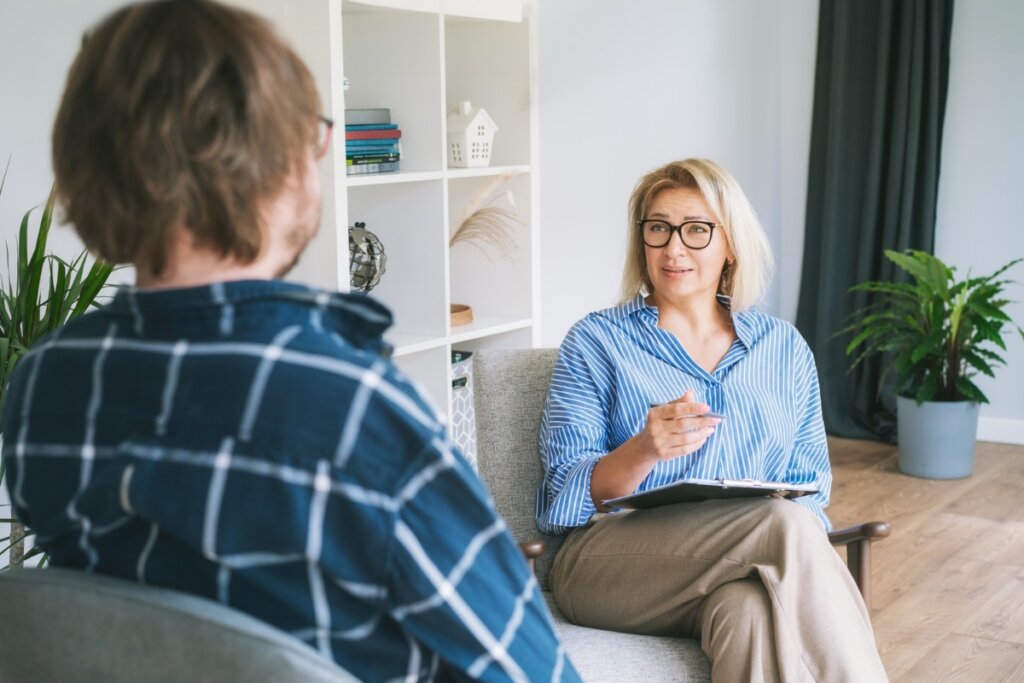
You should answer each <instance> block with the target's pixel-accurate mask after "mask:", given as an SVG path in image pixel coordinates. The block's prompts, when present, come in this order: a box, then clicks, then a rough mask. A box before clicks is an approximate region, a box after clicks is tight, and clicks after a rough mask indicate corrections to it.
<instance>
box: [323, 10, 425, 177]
mask: <svg viewBox="0 0 1024 683" xmlns="http://www.w3.org/2000/svg"><path fill="white" fill-rule="evenodd" d="M342 25H343V39H342V46H343V53H344V57H343V65H344V72H345V77H346V78H348V80H349V82H350V86H349V89H348V91H346V92H345V108H346V109H364V108H367V109H375V108H388V109H390V110H391V122H392V123H395V124H397V125H398V126H399V128H401V130H402V138H401V141H402V160H401V162H402V169H403V170H404V171H439V170H441V169H442V168H443V165H444V143H443V140H442V131H443V127H444V122H443V121H442V114H443V108H444V102H443V99H442V95H441V92H442V66H441V64H442V57H441V19H440V17H439V16H438V15H437V14H431V13H422V12H403V11H394V10H381V9H377V8H374V7H370V6H366V5H353V4H350V3H346V4H344V5H343V11H342ZM381 175H390V174H381ZM352 177H353V176H348V178H349V179H350V180H351V178H352Z"/></svg>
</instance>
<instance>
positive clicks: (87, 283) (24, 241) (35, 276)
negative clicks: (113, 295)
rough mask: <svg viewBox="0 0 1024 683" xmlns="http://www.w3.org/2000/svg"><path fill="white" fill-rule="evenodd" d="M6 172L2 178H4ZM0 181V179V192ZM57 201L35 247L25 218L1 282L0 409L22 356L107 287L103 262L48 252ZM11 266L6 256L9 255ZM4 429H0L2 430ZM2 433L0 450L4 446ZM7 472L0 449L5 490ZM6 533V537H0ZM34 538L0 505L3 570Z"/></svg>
mask: <svg viewBox="0 0 1024 683" xmlns="http://www.w3.org/2000/svg"><path fill="white" fill-rule="evenodd" d="M6 175H7V174H6V172H5V173H4V177H5V178H6ZM2 190H3V180H2V179H0V191H2ZM54 201H55V197H54V195H53V193H52V192H51V193H50V197H49V198H48V199H47V201H46V206H45V207H44V208H43V212H42V215H41V216H40V219H39V230H38V231H37V232H36V237H35V244H34V245H33V246H31V247H30V244H29V216H30V215H31V213H32V212H31V211H29V212H27V213H26V214H25V217H24V218H23V219H22V221H21V227H20V229H19V231H18V239H17V242H16V245H15V249H14V253H15V254H16V258H17V264H16V266H15V267H14V268H11V267H10V265H11V264H10V263H8V264H7V266H8V268H7V269H6V273H7V277H6V279H5V278H3V277H0V409H2V407H3V403H4V396H5V394H6V391H7V384H8V382H9V380H10V375H11V371H12V370H14V367H15V366H16V365H17V364H18V361H19V360H20V359H21V357H22V356H23V355H24V354H25V352H26V351H28V349H29V348H30V347H31V346H32V345H33V344H34V343H35V342H36V341H37V340H38V339H39V338H40V337H42V336H44V335H47V334H49V333H51V332H53V331H54V330H56V329H57V328H59V327H61V326H62V325H64V324H65V323H66V322H67V321H68V320H69V319H71V318H74V317H75V316H78V315H81V314H82V313H84V312H85V311H87V310H88V309H89V307H90V306H93V305H95V304H96V297H97V296H98V295H99V294H100V292H101V291H102V290H103V288H104V287H105V286H106V284H107V278H108V277H109V276H110V273H111V272H112V271H113V266H112V265H110V264H108V263H104V262H102V261H93V262H92V264H91V265H90V264H89V262H88V261H89V259H88V254H87V252H84V251H83V252H82V253H81V254H79V256H78V257H77V258H75V259H74V260H73V261H70V262H68V261H64V260H63V259H60V258H58V257H57V256H55V255H53V254H48V253H47V251H46V245H47V239H48V238H49V235H50V227H51V225H52V223H53V206H54ZM7 260H8V261H9V260H10V252H8V253H7ZM0 429H2V425H0ZM3 437H4V435H3V433H2V432H0V446H2V445H3ZM5 470H6V467H5V463H4V461H3V456H2V449H0V488H2V487H3V486H4V481H3V480H4V477H5V474H6V472H5ZM4 531H6V533H4ZM31 536H32V532H31V531H30V530H29V529H26V528H25V527H24V526H23V525H22V524H21V523H20V522H19V521H18V519H17V518H16V517H15V516H14V515H13V514H12V510H11V507H10V505H0V556H2V555H3V553H4V552H5V551H6V552H7V553H8V556H7V563H6V565H4V564H0V571H2V570H3V569H5V568H6V566H12V567H14V566H18V565H20V564H22V562H23V561H25V560H28V559H31V558H32V557H35V556H37V555H40V554H41V553H42V551H41V550H40V549H39V548H36V547H31V548H29V549H28V550H26V549H25V541H26V539H28V538H30V537H31Z"/></svg>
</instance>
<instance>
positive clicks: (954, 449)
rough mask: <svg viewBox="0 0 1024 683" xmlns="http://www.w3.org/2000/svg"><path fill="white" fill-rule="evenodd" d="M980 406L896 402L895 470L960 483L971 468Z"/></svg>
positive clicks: (901, 399)
mask: <svg viewBox="0 0 1024 683" xmlns="http://www.w3.org/2000/svg"><path fill="white" fill-rule="evenodd" d="M980 408H981V406H980V405H978V404H977V403H972V402H970V401H952V402H950V401H925V402H924V403H922V404H921V405H917V402H916V401H914V399H912V398H903V397H902V396H900V397H898V398H897V399H896V421H897V428H898V430H899V447H900V451H899V468H900V471H901V472H903V473H904V474H911V475H913V476H915V477H926V478H928V479H962V478H963V477H969V476H971V470H972V468H973V467H974V443H975V441H976V439H977V437H978V412H979V410H980Z"/></svg>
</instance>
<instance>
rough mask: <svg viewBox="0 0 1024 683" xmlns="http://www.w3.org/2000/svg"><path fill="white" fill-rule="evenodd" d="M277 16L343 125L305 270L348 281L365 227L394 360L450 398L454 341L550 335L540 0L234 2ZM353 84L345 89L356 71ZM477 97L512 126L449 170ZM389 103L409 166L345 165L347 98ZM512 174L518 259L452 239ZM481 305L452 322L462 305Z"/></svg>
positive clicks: (486, 342) (492, 344)
mask: <svg viewBox="0 0 1024 683" xmlns="http://www.w3.org/2000/svg"><path fill="white" fill-rule="evenodd" d="M234 1H235V2H237V3H238V4H240V5H242V6H244V7H247V8H249V9H251V10H254V11H257V12H260V13H262V14H264V15H265V16H268V17H269V18H270V19H272V20H273V21H274V22H275V24H277V26H278V27H279V28H280V30H281V31H282V33H283V34H284V35H285V36H286V37H287V38H288V39H289V40H290V41H291V43H292V44H293V46H294V47H295V48H296V49H297V51H298V52H299V53H300V54H301V55H302V57H303V59H305V60H306V62H307V64H309V66H310V68H311V69H312V71H313V73H314V76H315V77H316V79H317V85H318V87H319V90H320V95H321V97H322V98H323V100H324V109H325V115H327V116H330V117H332V118H333V119H334V120H335V122H336V127H335V133H336V135H335V137H334V139H333V143H332V149H331V152H330V153H329V154H328V155H327V157H326V158H325V161H324V162H323V163H324V182H325V184H324V215H323V223H322V225H321V230H320V234H319V235H318V236H317V238H316V239H315V240H314V242H313V243H312V244H311V245H310V247H309V248H308V249H307V252H306V254H305V255H304V257H303V260H302V262H301V263H300V264H299V267H298V268H296V270H295V272H294V273H293V275H292V278H294V279H296V280H300V281H303V282H308V283H311V284H315V285H318V286H321V287H324V288H327V289H341V290H347V289H349V285H348V279H349V276H348V226H350V225H352V224H354V223H355V222H356V221H362V222H365V223H366V228H367V229H368V230H370V231H371V232H373V233H375V234H376V235H377V236H378V237H379V238H380V240H381V242H382V243H383V244H384V249H385V253H386V255H387V270H386V272H385V274H384V276H383V278H382V280H381V283H380V284H379V285H378V286H377V288H375V289H374V290H373V292H372V293H371V295H372V296H374V297H376V298H378V299H379V300H381V301H383V302H384V303H385V304H387V305H388V307H390V308H391V310H392V311H393V312H394V315H395V326H394V328H393V329H392V331H391V332H390V334H389V335H388V337H387V339H388V341H389V342H390V343H392V344H393V345H394V346H395V354H394V355H395V362H396V363H397V364H398V365H399V366H400V367H401V368H402V369H403V371H405V372H406V373H407V374H409V375H410V376H411V377H413V378H414V379H416V380H417V381H419V382H420V383H421V384H422V385H423V386H424V388H425V389H426V390H427V392H428V394H430V395H431V396H432V398H433V399H434V401H435V403H436V404H437V405H438V407H439V408H440V409H441V410H443V411H444V412H446V413H447V412H448V406H449V405H450V402H451V377H450V374H451V369H450V352H451V350H452V349H453V348H457V349H468V350H477V349H482V348H521V347H531V346H535V345H536V344H537V343H539V338H540V337H539V328H538V325H539V320H540V310H539V294H540V292H539V283H540V273H539V268H540V261H539V234H540V232H539V231H540V222H539V211H538V209H539V200H538V188H539V179H538V175H537V161H538V155H537V108H536V102H537V94H536V79H535V73H534V72H535V70H536V69H535V67H536V51H535V44H536V35H535V16H536V7H535V4H534V2H533V0H360V1H359V2H356V1H354V0H351V1H350V0H234ZM344 78H347V79H349V81H350V83H351V86H350V88H349V90H348V91H347V92H346V91H344V89H343V79H344ZM464 100H470V101H472V102H473V103H474V105H477V106H482V107H484V108H485V109H487V111H488V113H489V114H490V115H491V117H492V118H493V119H494V121H495V122H496V123H497V125H498V127H499V132H498V133H497V134H496V136H495V140H494V148H493V152H492V155H491V166H489V167H486V168H471V169H466V168H448V166H447V155H446V144H447V131H446V118H447V113H448V111H450V110H452V109H454V108H455V106H456V105H457V104H458V103H459V102H462V101H464ZM376 107H387V108H389V109H390V110H391V118H392V122H393V123H397V124H398V125H399V126H400V128H401V129H402V162H401V163H402V171H401V172H399V173H386V174H379V175H362V176H351V177H350V176H346V175H345V172H344V159H345V140H344V125H343V124H344V119H345V116H344V110H345V109H346V108H376ZM503 174H510V175H511V176H512V177H511V179H510V180H509V181H508V186H509V188H510V189H511V190H512V192H513V194H514V197H515V203H516V209H515V211H516V213H517V214H518V217H519V219H520V220H521V221H522V224H521V225H517V226H516V227H515V229H514V236H515V237H514V241H515V247H514V258H512V259H508V260H506V259H502V258H501V257H500V256H498V255H497V254H496V253H494V252H493V251H492V250H490V249H488V248H486V247H485V250H484V251H482V250H481V249H478V248H476V247H475V246H474V245H472V244H457V245H455V246H454V247H452V248H451V249H449V247H448V239H449V236H450V234H451V232H452V231H453V230H454V229H455V227H456V226H454V225H452V223H453V222H454V221H455V220H456V219H457V217H458V216H459V214H460V212H461V211H462V209H463V208H464V207H465V206H466V204H467V203H468V202H469V201H470V200H471V199H472V197H473V196H474V195H475V194H476V193H477V192H479V191H480V190H481V188H483V187H485V185H486V184H487V183H489V182H491V180H492V179H493V178H495V177H496V176H500V175H503ZM452 303H464V304H469V305H471V306H472V307H473V312H474V321H473V322H472V323H471V324H469V325H464V326H457V327H452V326H451V324H450V322H449V305H450V304H452Z"/></svg>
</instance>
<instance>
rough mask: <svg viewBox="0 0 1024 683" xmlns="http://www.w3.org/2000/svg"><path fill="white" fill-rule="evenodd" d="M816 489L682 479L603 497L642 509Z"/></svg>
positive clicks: (772, 483) (792, 495)
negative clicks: (624, 493) (620, 494)
mask: <svg viewBox="0 0 1024 683" xmlns="http://www.w3.org/2000/svg"><path fill="white" fill-rule="evenodd" d="M817 492H818V484H817V483H815V482H812V483H810V484H786V483H783V482H778V481H758V480H756V479H682V480H680V481H676V482H672V483H671V484H665V485H664V486H658V487H657V488H653V489H648V490H647V491H642V492H640V493H631V494H630V495H628V496H620V497H619V498H610V499H608V500H606V501H604V504H605V505H607V506H609V507H617V508H632V509H634V510H646V509H648V508H653V507H658V506H659V505H674V504H675V503H696V502H700V501H702V500H715V499H720V498H761V497H767V496H780V497H783V498H799V497H800V496H806V495H808V494H810V493H817Z"/></svg>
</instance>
